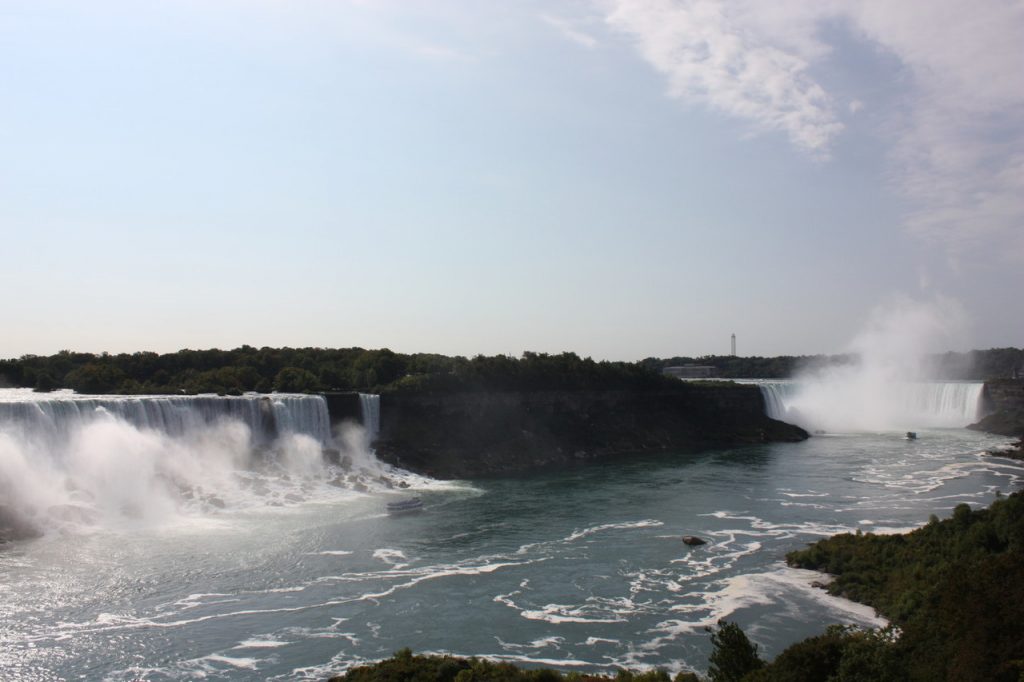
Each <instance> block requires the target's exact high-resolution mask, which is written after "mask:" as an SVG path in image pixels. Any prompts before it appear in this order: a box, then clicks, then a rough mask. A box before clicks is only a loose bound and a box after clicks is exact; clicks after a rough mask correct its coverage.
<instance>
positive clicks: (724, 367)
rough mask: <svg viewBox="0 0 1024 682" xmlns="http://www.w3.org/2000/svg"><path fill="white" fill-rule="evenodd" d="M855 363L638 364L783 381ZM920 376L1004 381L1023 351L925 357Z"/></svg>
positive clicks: (800, 358)
mask: <svg viewBox="0 0 1024 682" xmlns="http://www.w3.org/2000/svg"><path fill="white" fill-rule="evenodd" d="M856 361H857V357H856V356H855V355H780V356H777V357H767V358H766V357H759V356H751V357H738V356H735V355H705V356H702V357H681V356H677V357H672V358H647V359H645V360H642V361H641V364H642V365H644V366H645V367H648V368H650V369H652V370H655V371H658V372H660V371H661V370H662V369H664V368H665V367H678V366H681V365H710V366H712V367H715V368H717V369H718V372H716V376H718V377H721V378H723V379H785V378H788V377H792V376H794V375H796V374H798V373H799V372H801V371H804V370H811V371H813V370H815V369H818V368H821V367H827V366H837V365H848V364H852V363H854V362H856ZM921 365H922V367H921V373H922V375H924V376H927V377H929V378H932V379H944V380H949V381H963V380H973V381H986V380H988V379H1003V378H1008V377H1010V376H1012V375H1013V373H1014V371H1017V372H1019V373H1022V374H1024V349H1021V348H991V349H989V350H972V351H970V352H967V353H953V352H950V353H941V354H937V355H929V356H925V357H924V358H923V360H922V363H921Z"/></svg>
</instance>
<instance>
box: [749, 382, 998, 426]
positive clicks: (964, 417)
mask: <svg viewBox="0 0 1024 682" xmlns="http://www.w3.org/2000/svg"><path fill="white" fill-rule="evenodd" d="M758 385H759V386H760V387H761V394H762V395H763V396H764V401H765V411H766V412H767V414H768V416H769V417H772V418H773V419H779V420H781V421H785V422H789V423H791V424H797V425H799V426H802V427H804V428H805V429H808V430H824V431H887V430H896V431H903V430H914V429H919V428H960V427H964V426H967V425H968V424H970V423H972V422H975V421H977V420H978V418H979V416H980V415H979V411H980V409H981V396H982V390H983V389H984V384H983V383H981V382H957V381H893V382H885V383H876V382H872V383H868V382H863V381H856V380H853V381H846V382H844V381H827V380H818V379H807V380H793V381H764V382H758Z"/></svg>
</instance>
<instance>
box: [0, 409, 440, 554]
mask: <svg viewBox="0 0 1024 682" xmlns="http://www.w3.org/2000/svg"><path fill="white" fill-rule="evenodd" d="M368 440H369V439H368V437H367V435H366V433H365V431H364V430H363V429H362V428H361V427H359V426H357V425H350V424H349V425H345V426H343V427H342V428H341V429H340V431H339V432H338V433H336V434H332V432H331V428H330V424H329V417H328V415H327V408H326V402H325V401H324V399H323V398H322V397H320V396H305V395H303V396H291V395H276V394H275V395H272V396H260V395H248V396H241V397H217V396H80V395H76V394H74V393H70V392H66V391H61V392H57V393H55V394H42V395H41V394H35V393H32V392H31V391H27V390H17V389H16V390H0V536H5V537H7V538H10V537H30V536H33V535H38V534H41V533H48V532H53V531H59V532H83V531H90V530H92V529H96V528H107V529H109V528H117V527H123V526H125V525H138V524H144V525H154V524H155V525H160V524H166V523H170V522H175V521H177V520H179V519H181V518H182V517H195V516H208V515H219V514H225V513H230V512H232V511H238V510H246V509H254V508H267V507H277V506H289V505H294V504H298V503H303V502H308V501H312V500H318V499H332V500H334V499H343V498H345V497H346V496H347V497H353V498H354V497H358V496H359V495H361V494H363V493H368V492H374V491H378V492H382V491H385V490H387V489H390V488H392V487H418V485H419V484H421V483H425V482H426V481H427V480H428V479H424V478H422V477H419V476H415V475H413V474H411V473H409V472H405V471H402V470H399V469H395V468H394V467H390V466H388V465H385V464H383V463H381V462H379V461H378V460H377V459H376V458H375V457H374V456H373V453H372V451H371V450H370V449H369V443H368ZM329 451H333V452H335V453H336V454H335V456H334V459H335V461H334V462H333V463H332V462H331V461H329V460H328V459H327V458H325V453H327V452H329Z"/></svg>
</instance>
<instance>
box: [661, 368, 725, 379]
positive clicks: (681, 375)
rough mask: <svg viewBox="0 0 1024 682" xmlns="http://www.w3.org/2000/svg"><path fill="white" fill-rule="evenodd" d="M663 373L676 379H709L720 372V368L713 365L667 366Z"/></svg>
mask: <svg viewBox="0 0 1024 682" xmlns="http://www.w3.org/2000/svg"><path fill="white" fill-rule="evenodd" d="M661 373H662V374H665V375H667V376H670V377H675V378H676V379H707V378H709V377H713V376H715V375H716V374H718V368H717V367H713V366H711V365H681V366H678V367H665V368H664V369H662V370H661Z"/></svg>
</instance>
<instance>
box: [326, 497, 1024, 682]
mask: <svg viewBox="0 0 1024 682" xmlns="http://www.w3.org/2000/svg"><path fill="white" fill-rule="evenodd" d="M787 560H788V561H789V563H790V564H791V565H793V566H796V567H800V568H809V569H814V570H818V571H823V572H826V573H829V574H831V575H832V576H834V579H833V580H832V582H831V583H830V584H829V585H828V588H827V589H828V590H829V592H830V593H832V594H834V595H837V596H841V597H846V598H849V599H853V600H855V601H859V602H862V603H864V604H869V605H871V606H873V607H874V608H875V609H876V610H877V611H878V612H879V613H880V614H882V615H884V616H885V617H886V618H888V619H889V620H890V623H891V625H890V626H888V627H886V628H882V629H862V628H857V627H850V626H840V625H835V626H832V627H829V628H828V629H826V630H825V632H823V633H822V634H820V635H817V636H814V637H810V638H808V639H805V640H803V641H800V642H797V643H796V644H793V645H792V646H790V647H788V648H786V649H785V650H784V651H783V652H781V653H780V654H779V655H778V656H776V657H775V659H774V660H772V661H770V662H767V661H765V660H763V659H762V658H761V657H760V655H759V653H758V647H757V645H755V644H753V643H752V642H751V641H750V640H749V639H748V638H747V636H746V634H745V633H744V632H743V630H742V629H740V627H739V626H737V625H736V624H734V623H728V622H724V621H723V622H721V623H719V626H718V628H717V629H716V630H715V631H713V632H711V633H710V635H711V643H712V653H711V656H710V658H709V669H708V679H709V680H711V682H902V681H904V680H910V681H915V682H939V681H946V682H1019V681H1020V680H1022V679H1024V580H1021V578H1022V577H1024V495H1022V493H1015V494H1013V495H1011V496H1009V497H1001V498H1000V499H997V500H996V501H995V502H994V503H993V504H992V505H991V507H989V508H988V509H980V510H971V508H970V507H968V506H967V505H965V504H961V505H958V506H957V507H956V508H955V509H954V511H953V516H952V518H949V519H946V520H943V521H940V520H939V519H938V518H936V517H934V516H933V517H932V518H931V519H930V521H929V522H928V524H927V525H926V526H924V527H922V528H919V529H918V530H916V531H914V532H912V533H908V534H905V535H873V534H870V533H868V534H861V533H857V534H843V535H836V536H833V537H831V538H827V539H825V540H821V541H819V542H816V543H814V544H813V545H811V546H810V547H808V548H807V549H804V550H800V551H796V552H792V553H791V554H789V555H788V556H787ZM331 679H332V682H476V681H479V682H482V681H490V680H495V681H498V680H500V681H502V682H506V681H507V682H561V681H564V682H584V681H586V682H591V681H593V682H600V681H603V680H615V681H616V682H670V680H671V679H672V678H670V676H669V674H668V673H666V672H664V671H660V670H656V671H648V672H645V673H642V674H636V673H630V672H627V671H621V672H619V673H617V674H616V675H614V676H602V675H582V674H580V673H559V672H556V671H552V670H523V669H520V668H517V667H515V666H513V665H511V664H509V663H495V662H489V661H484V660H479V659H462V658H455V657H451V656H413V655H412V653H411V652H409V651H408V650H404V651H401V652H398V653H397V654H395V656H394V657H392V658H390V659H387V660H385V661H381V662H379V663H376V664H373V665H369V666H361V667H358V668H353V669H352V670H349V671H348V672H347V673H346V674H344V675H341V676H338V677H334V678H331ZM698 679H701V678H699V677H698V676H697V675H696V674H694V673H692V672H683V673H679V674H678V675H677V676H676V677H675V678H674V682H684V681H696V680H698Z"/></svg>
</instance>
